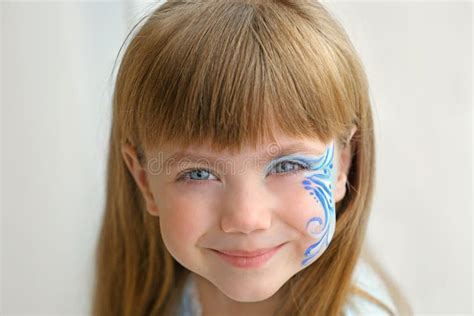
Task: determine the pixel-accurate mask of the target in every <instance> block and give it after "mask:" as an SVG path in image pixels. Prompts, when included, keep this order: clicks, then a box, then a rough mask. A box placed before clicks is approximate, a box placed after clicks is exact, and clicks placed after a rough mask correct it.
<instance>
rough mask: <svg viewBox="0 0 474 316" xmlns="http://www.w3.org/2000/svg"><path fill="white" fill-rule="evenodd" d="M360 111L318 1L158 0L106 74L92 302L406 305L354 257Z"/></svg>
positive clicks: (208, 308)
mask: <svg viewBox="0 0 474 316" xmlns="http://www.w3.org/2000/svg"><path fill="white" fill-rule="evenodd" d="M139 24H140V23H139ZM137 25H138V24H137ZM372 124H373V122H372V114H371V108H370V102H369V96H368V85H367V80H366V76H365V73H364V70H363V67H362V65H361V62H360V59H359V58H358V57H357V54H356V52H355V50H354V47H353V46H352V44H351V42H350V40H349V39H348V37H347V35H346V33H345V32H344V30H343V28H342V27H341V26H340V25H339V24H338V23H337V22H336V20H335V19H334V18H333V17H332V16H331V15H330V14H329V12H328V11H327V10H326V9H325V8H324V7H323V6H322V5H321V4H320V3H318V2H316V1H315V0H312V1H302V0H297V1H296V0H273V1H270V0H239V1H222V0H220V1H216V0H212V1H168V2H166V3H164V4H162V5H161V6H159V7H158V8H157V9H156V10H155V11H154V12H153V13H152V14H151V15H150V16H149V17H147V19H146V20H145V22H144V23H143V25H142V26H141V27H140V28H139V30H138V31H137V32H136V34H135V35H134V36H133V38H132V40H131V41H130V43H129V45H128V47H127V49H126V51H125V53H124V55H123V58H122V61H121V64H120V68H119V71H118V74H117V79H116V84H115V91H114V96H113V121H112V131H111V138H110V149H109V150H110V151H109V158H108V175H107V176H108V182H107V197H106V206H105V214H104V218H103V224H102V229H101V232H100V239H99V243H98V248H97V271H96V273H97V274H96V277H97V278H96V285H95V293H94V305H93V314H94V315H97V316H98V315H100V316H104V315H114V316H116V315H134V316H136V315H205V316H208V315H262V316H264V315H341V314H346V315H351V314H354V313H356V312H357V311H359V312H360V313H362V314H363V315H365V314H366V313H369V312H376V313H379V314H380V313H385V314H392V315H393V314H395V313H397V314H401V313H408V312H409V310H408V309H407V308H406V306H405V304H404V303H403V301H401V300H399V299H397V297H398V295H397V293H396V292H395V290H393V289H394V287H393V286H391V285H390V282H389V281H388V280H387V279H386V278H383V277H382V278H379V277H376V274H375V271H377V270H378V269H377V268H376V266H372V265H370V264H369V263H366V262H365V261H362V255H361V254H362V243H363V240H364V236H365V231H366V227H367V221H368V218H369V212H370V207H371V202H372V196H373V187H374V173H375V157H374V134H373V125H372ZM380 276H383V275H382V274H380ZM383 279H386V281H385V286H382V285H383V284H382V283H381V280H383ZM374 282H375V283H374ZM376 282H379V283H376ZM364 284H365V285H364ZM374 284H375V285H374ZM377 284H378V285H377ZM381 284H382V285H381ZM375 290H378V291H379V292H375ZM382 290H383V291H382ZM384 291H385V292H384ZM384 293H385V294H384ZM384 295H385V296H384ZM404 308H405V309H404Z"/></svg>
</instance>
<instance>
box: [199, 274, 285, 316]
mask: <svg viewBox="0 0 474 316" xmlns="http://www.w3.org/2000/svg"><path fill="white" fill-rule="evenodd" d="M193 277H194V278H195V282H196V283H195V284H196V288H197V292H198V299H199V302H200V304H201V310H202V316H214V315H226V316H237V315H246V316H257V315H258V316H271V315H273V314H274V312H275V311H276V307H277V305H278V303H279V300H280V299H281V291H280V290H281V289H280V290H279V291H278V292H277V293H275V294H274V295H272V296H271V297H269V298H268V299H266V300H263V301H259V302H238V301H234V300H232V299H230V298H229V297H227V296H226V295H225V294H224V293H222V292H221V291H220V290H219V289H218V288H217V287H216V286H215V285H214V284H212V283H211V282H209V281H208V280H207V279H205V278H203V277H201V276H199V275H197V274H194V273H193Z"/></svg>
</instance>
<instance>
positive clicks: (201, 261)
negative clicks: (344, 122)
mask: <svg viewBox="0 0 474 316" xmlns="http://www.w3.org/2000/svg"><path fill="white" fill-rule="evenodd" d="M354 132H355V128H354V129H353V130H352V133H351V137H352V135H353V134H354ZM276 140H277V142H276V143H268V144H267V146H263V147H262V148H260V149H259V150H253V149H250V147H244V150H242V151H240V152H239V153H238V154H233V155H231V154H230V153H229V152H227V151H223V152H219V153H215V152H212V151H211V150H210V149H209V147H208V146H204V145H201V146H191V147H190V148H186V150H188V151H192V152H193V153H195V154H199V155H202V156H210V155H213V156H217V157H218V159H219V161H224V162H225V163H219V162H218V161H211V160H209V159H208V158H206V159H202V160H199V161H194V162H192V161H189V160H186V159H183V157H181V158H180V159H179V160H174V161H175V162H176V163H174V164H165V161H166V159H169V158H170V157H172V155H173V154H174V153H176V152H177V151H178V150H182V149H183V148H175V147H173V146H171V145H169V146H166V147H163V148H160V150H154V151H150V152H146V153H145V156H146V157H147V161H148V163H147V164H146V165H145V166H140V164H139V163H138V160H137V156H136V152H135V150H134V148H133V147H132V146H130V145H128V144H125V145H123V147H122V155H123V159H124V161H125V162H126V165H127V167H128V169H129V170H130V172H131V174H132V175H133V177H134V179H135V181H136V183H137V185H138V187H139V188H140V191H141V193H142V195H143V197H144V199H145V201H146V206H147V211H148V212H149V213H150V214H151V215H153V216H159V218H160V228H161V233H162V238H163V241H164V243H165V245H166V247H167V249H168V251H169V252H170V253H171V255H172V256H173V257H174V258H175V259H176V260H177V261H178V262H179V263H180V264H182V265H183V266H184V267H186V268H187V269H189V270H190V271H191V272H192V273H193V276H194V277H195V280H196V285H197V289H198V295H199V299H200V303H201V306H202V310H203V316H207V315H271V314H272V313H273V311H274V309H275V306H276V304H277V303H278V302H279V300H281V299H283V298H282V297H281V293H280V291H278V290H279V289H280V288H281V287H282V286H283V285H284V284H285V282H286V281H288V280H289V279H290V278H291V277H292V276H293V275H295V274H296V273H298V272H299V271H301V270H302V269H304V268H306V267H307V266H309V265H311V264H312V263H313V262H315V261H316V260H317V258H319V256H320V255H321V254H322V253H323V252H324V250H325V249H326V248H327V245H328V244H329V242H330V240H331V237H332V233H333V232H334V228H335V213H334V212H335V210H334V209H332V212H331V205H332V206H334V204H335V203H336V202H338V201H340V200H341V199H342V198H343V197H344V195H345V192H346V191H345V190H346V182H347V171H348V170H349V167H350V165H349V164H350V146H346V147H345V148H344V149H343V150H340V149H339V147H338V146H337V144H336V143H335V142H329V143H328V144H324V143H322V142H321V141H319V140H315V139H307V138H303V139H294V138H290V137H287V136H285V135H278V136H277V138H276ZM295 143H299V144H301V146H300V147H304V149H302V150H298V151H297V152H292V153H287V154H286V155H285V156H283V157H280V156H276V157H274V158H272V159H270V160H268V161H267V160H264V159H257V158H256V157H259V155H260V154H262V153H265V152H266V153H270V152H271V153H274V151H275V148H283V147H285V146H287V145H290V144H295ZM332 144H334V147H331V145H332ZM331 148H333V149H334V152H333V155H329V156H328V155H326V156H327V157H330V158H331V159H330V161H327V162H328V163H327V164H325V167H323V166H322V165H321V164H320V163H319V164H318V163H313V165H311V166H310V167H308V168H304V167H302V166H301V165H299V164H298V163H295V162H303V161H304V162H308V161H311V160H312V161H317V159H319V158H322V157H324V156H325V154H327V153H328V152H330V151H328V150H329V149H331ZM285 161H286V162H285ZM320 161H321V160H320ZM330 164H332V168H329V165H330ZM197 168H204V169H207V171H201V172H200V171H193V170H196V169H197ZM325 168H326V169H328V172H329V175H330V176H329V177H328V178H325V180H324V181H323V182H317V181H311V179H310V178H311V177H313V178H314V179H317V176H315V175H317V174H319V175H323V174H324V169H325ZM179 179H180V180H179ZM186 180H187V181H186ZM317 183H319V185H318V184H317ZM321 185H325V186H326V187H327V188H328V189H329V192H330V193H327V191H326V193H327V194H326V198H327V199H328V201H329V200H331V203H329V204H326V206H327V207H326V209H325V204H324V202H322V201H321V196H322V195H320V194H318V193H317V192H322V191H324V188H323V187H322V186H321ZM318 187H319V188H320V190H317V188H318ZM321 190H322V191H321ZM318 195H319V197H318ZM281 243H285V244H284V245H283V247H282V248H281V249H280V250H279V251H278V252H277V253H276V254H275V255H274V256H273V257H272V258H271V259H270V260H269V261H268V262H266V263H265V264H264V265H263V266H262V267H258V268H246V269H244V268H238V267H234V266H232V265H230V264H229V263H227V262H225V261H223V260H222V258H220V257H219V256H218V255H217V254H216V253H215V252H214V251H213V250H211V248H213V249H236V248H238V249H245V250H254V249H259V248H267V247H274V246H277V245H279V244H281ZM305 254H306V255H305Z"/></svg>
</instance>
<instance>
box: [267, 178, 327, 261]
mask: <svg viewBox="0 0 474 316" xmlns="http://www.w3.org/2000/svg"><path fill="white" fill-rule="evenodd" d="M295 178H297V180H296V179H294V180H292V181H285V182H281V183H280V184H279V185H278V187H275V188H274V189H275V190H276V193H277V194H278V196H280V198H281V199H280V205H281V206H282V207H281V208H280V214H279V215H280V217H281V218H282V219H283V220H284V221H285V222H286V223H287V224H288V225H289V226H291V227H292V228H294V229H296V230H297V231H298V232H299V233H300V235H301V238H300V239H299V240H298V242H297V243H296V247H297V248H298V249H297V251H298V253H300V254H301V256H300V262H301V266H306V265H308V264H309V263H311V262H313V261H314V260H316V259H317V257H319V256H320V255H321V254H322V253H323V252H324V250H325V249H326V248H327V246H328V244H329V242H330V241H331V238H332V235H333V233H334V230H335V224H336V219H335V213H334V198H333V197H334V190H333V187H334V184H333V181H332V182H329V181H326V182H321V181H316V183H315V182H312V181H311V179H310V178H308V177H307V176H301V177H295ZM329 184H332V185H331V187H329Z"/></svg>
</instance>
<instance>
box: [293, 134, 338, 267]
mask: <svg viewBox="0 0 474 316" xmlns="http://www.w3.org/2000/svg"><path fill="white" fill-rule="evenodd" d="M306 162H307V163H308V164H309V165H310V166H311V167H310V171H308V173H307V175H306V176H305V180H303V181H302V185H303V187H304V188H305V189H306V190H307V191H308V194H310V195H312V196H313V197H314V200H315V203H318V204H320V205H321V206H322V208H323V212H324V217H321V216H313V217H311V218H310V219H308V221H307V223H306V232H307V233H308V234H309V235H310V236H311V237H312V238H313V239H314V243H313V244H311V245H310V246H309V247H308V248H307V249H306V250H305V252H304V254H303V259H302V261H301V266H303V267H305V266H307V265H308V264H310V263H312V262H314V261H315V260H316V259H317V258H318V257H319V256H320V255H321V254H322V253H323V252H324V250H325V249H326V248H327V246H328V245H329V243H330V241H331V239H332V237H333V235H334V231H335V228H336V212H335V202H334V187H335V167H334V142H331V143H330V144H329V145H328V146H327V147H326V150H325V153H324V154H323V155H322V156H320V157H317V158H314V159H309V160H308V159H306ZM315 207H316V205H315Z"/></svg>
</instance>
